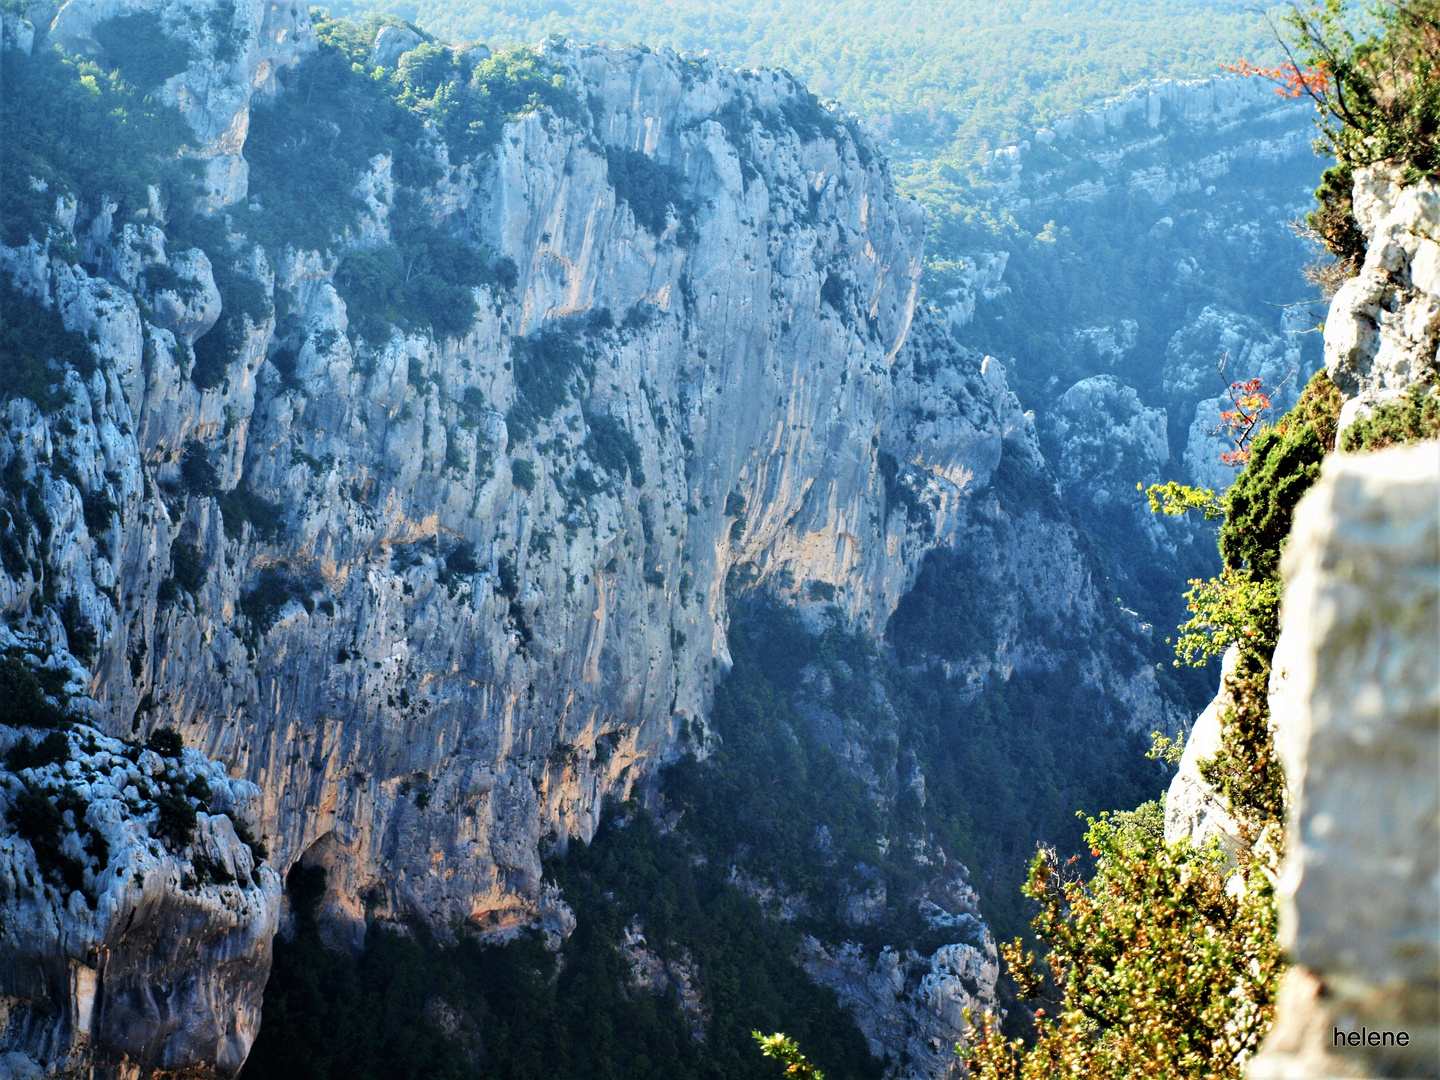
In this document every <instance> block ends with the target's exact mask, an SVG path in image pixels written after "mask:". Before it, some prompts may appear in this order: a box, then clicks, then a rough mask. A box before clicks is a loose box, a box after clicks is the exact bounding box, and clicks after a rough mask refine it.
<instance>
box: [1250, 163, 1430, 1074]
mask: <svg viewBox="0 0 1440 1080" xmlns="http://www.w3.org/2000/svg"><path fill="white" fill-rule="evenodd" d="M1353 205H1354V207H1355V217H1356V221H1357V223H1358V224H1359V226H1360V229H1361V231H1362V233H1363V234H1364V236H1365V240H1366V256H1365V262H1364V265H1363V267H1362V268H1361V271H1360V273H1359V274H1358V275H1357V276H1355V277H1353V278H1351V279H1350V280H1349V281H1347V282H1346V283H1345V284H1344V285H1342V286H1341V287H1340V290H1339V291H1338V292H1337V293H1336V294H1335V298H1334V300H1333V301H1332V303H1331V306H1330V317H1329V319H1328V320H1327V322H1326V326H1325V364H1326V371H1327V372H1328V374H1329V375H1330V378H1331V379H1332V381H1334V382H1335V384H1336V385H1337V386H1339V387H1340V389H1341V391H1342V392H1343V393H1344V395H1345V397H1346V402H1345V405H1344V406H1343V407H1342V410H1341V414H1340V426H1341V430H1342V431H1343V429H1344V428H1345V427H1347V426H1349V425H1350V424H1351V423H1353V422H1354V421H1355V420H1357V419H1360V418H1363V417H1364V416H1366V415H1367V414H1368V413H1369V412H1370V411H1371V410H1372V409H1373V408H1374V406H1375V405H1377V404H1379V403H1382V402H1385V401H1389V400H1394V399H1395V398H1396V397H1398V396H1400V395H1401V394H1403V393H1404V392H1405V391H1406V390H1407V389H1409V388H1411V387H1416V386H1418V385H1421V384H1425V383H1431V384H1433V382H1434V380H1435V378H1436V375H1437V367H1436V341H1437V336H1440V276H1437V270H1440V246H1437V240H1440V200H1437V196H1436V191H1435V185H1434V183H1433V182H1432V181H1429V180H1421V181H1420V182H1418V183H1414V184H1406V183H1404V182H1403V180H1402V177H1401V176H1400V174H1399V173H1398V171H1396V170H1393V169H1391V168H1388V167H1386V166H1383V165H1379V166H1372V167H1370V168H1367V169H1362V170H1359V171H1358V172H1357V173H1356V177H1355V188H1354V193H1353ZM1437 508H1440V447H1437V445H1436V443H1435V442H1434V441H1430V442H1426V443H1421V444H1419V445H1417V446H1411V447H1396V448H1392V449H1389V450H1383V451H1380V452H1378V453H1374V454H1367V455H1354V456H1352V455H1336V456H1335V457H1333V458H1331V459H1329V460H1328V461H1327V462H1326V463H1325V466H1324V470H1323V472H1322V474H1321V477H1320V480H1319V482H1318V483H1317V484H1316V486H1315V489H1314V490H1313V491H1312V492H1310V493H1309V494H1307V495H1306V496H1305V498H1304V499H1303V500H1302V501H1301V503H1300V505H1299V506H1298V507H1297V508H1296V511H1295V525H1294V528H1293V529H1292V531H1291V537H1290V540H1289V546H1288V547H1287V548H1286V551H1285V558H1284V562H1283V564H1282V573H1283V576H1284V578H1285V593H1284V598H1283V601H1282V605H1281V611H1280V621H1281V632H1280V639H1279V641H1278V643H1277V644H1276V647H1275V660H1274V670H1273V674H1272V676H1271V682H1270V710H1271V715H1272V717H1273V723H1274V733H1275V745H1276V749H1277V750H1278V751H1279V753H1280V755H1281V758H1282V760H1283V762H1284V765H1285V776H1286V783H1287V787H1288V822H1287V829H1288V838H1287V852H1286V859H1285V863H1284V866H1283V868H1282V872H1281V878H1280V882H1279V893H1280V902H1281V923H1280V932H1281V939H1282V941H1283V942H1284V944H1285V946H1286V948H1287V950H1288V951H1289V952H1290V954H1291V955H1292V956H1293V958H1294V960H1295V965H1296V966H1295V967H1294V968H1292V969H1291V970H1290V972H1288V973H1287V975H1286V978H1285V982H1284V983H1283V984H1282V987H1281V990H1280V995H1279V999H1278V1002H1277V1012H1276V1019H1275V1027H1274V1030H1273V1031H1272V1033H1271V1035H1270V1037H1269V1039H1268V1040H1267V1042H1266V1044H1265V1046H1264V1047H1263V1048H1262V1051H1261V1053H1260V1054H1259V1055H1257V1057H1256V1059H1255V1060H1254V1061H1253V1062H1252V1063H1251V1066H1250V1069H1249V1072H1248V1075H1250V1076H1253V1077H1256V1078H1257V1080H1282V1078H1283V1080H1288V1078H1291V1077H1301V1076H1312V1075H1317V1074H1322V1073H1323V1074H1325V1075H1334V1076H1435V1075H1437V1073H1436V1061H1437V1053H1440V1050H1437V1046H1440V1032H1437V1028H1436V1023H1435V1015H1436V1012H1435V1010H1436V1002H1437V991H1436V969H1437V964H1440V957H1437V953H1440V950H1437V942H1436V935H1435V925H1436V919H1437V912H1440V893H1437V881H1440V878H1437V873H1436V871H1437V865H1436V854H1435V853H1436V849H1437V828H1436V822H1437V795H1436V787H1435V776H1436V769H1437V767H1440V749H1437V733H1440V680H1437V672H1440V667H1437V665H1436V657H1437V654H1440V596H1437V581H1440V520H1437ZM1362 897H1363V902H1362V901H1361V899H1360V898H1362ZM1362 1027H1366V1028H1369V1029H1371V1030H1381V1031H1385V1030H1388V1031H1391V1032H1398V1031H1402V1030H1403V1031H1405V1032H1406V1033H1407V1036H1408V1045H1406V1046H1404V1047H1401V1046H1398V1045H1395V1044H1394V1043H1393V1042H1392V1043H1391V1044H1390V1045H1388V1046H1387V1045H1381V1046H1379V1047H1372V1046H1362V1047H1360V1048H1358V1049H1351V1048H1349V1047H1348V1046H1347V1047H1346V1048H1344V1049H1341V1050H1338V1051H1337V1050H1336V1049H1335V1048H1334V1040H1333V1030H1334V1029H1336V1028H1339V1029H1340V1030H1342V1031H1345V1032H1347V1033H1348V1032H1350V1031H1358V1030H1359V1029H1360V1028H1362Z"/></svg>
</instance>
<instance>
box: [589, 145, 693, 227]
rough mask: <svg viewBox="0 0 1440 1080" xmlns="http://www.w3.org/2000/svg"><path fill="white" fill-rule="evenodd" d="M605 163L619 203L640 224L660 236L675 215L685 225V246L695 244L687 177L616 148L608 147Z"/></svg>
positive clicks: (657, 163)
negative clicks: (687, 192)
mask: <svg viewBox="0 0 1440 1080" xmlns="http://www.w3.org/2000/svg"><path fill="white" fill-rule="evenodd" d="M605 160H606V163H607V165H608V167H609V173H610V186H611V187H613V188H614V189H615V198H616V201H618V202H623V203H625V204H627V205H628V206H629V207H630V212H631V213H632V214H633V215H634V216H635V223H636V224H637V225H640V226H641V227H642V228H644V229H646V230H647V231H648V232H650V233H651V235H653V236H657V237H658V236H660V235H661V234H662V233H664V231H665V228H666V226H667V225H668V224H669V215H670V214H672V213H673V214H674V215H675V216H676V218H677V219H678V220H679V221H680V225H681V233H682V239H681V246H687V245H688V244H689V243H692V242H693V240H694V239H695V235H694V229H695V224H694V220H695V207H694V206H693V205H692V204H691V203H690V201H689V200H688V199H686V198H685V195H684V190H685V189H684V178H683V177H682V176H681V175H680V173H679V171H678V170H676V169H675V168H673V167H671V166H669V165H664V164H662V163H660V162H658V161H656V160H655V159H654V158H652V157H650V156H649V155H647V154H642V153H641V152H640V151H638V150H625V149H621V148H620V147H616V146H607V147H606V148H605Z"/></svg>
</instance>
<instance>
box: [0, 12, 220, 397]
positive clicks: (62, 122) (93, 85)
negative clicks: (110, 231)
mask: <svg viewBox="0 0 1440 1080" xmlns="http://www.w3.org/2000/svg"><path fill="white" fill-rule="evenodd" d="M142 18H143V17H142ZM112 25H113V24H112ZM102 33H103V30H102ZM163 54H164V50H162V51H161V55H162V56H163ZM160 70H163V65H161V68H160ZM0 79H3V93H0V130H3V131H4V132H5V153H4V154H0V187H3V189H4V192H5V214H4V216H3V220H0V239H3V241H4V242H5V243H7V244H11V245H22V244H24V243H25V242H26V240H27V239H28V238H29V237H30V236H35V237H37V238H39V239H41V240H43V239H44V238H45V236H46V235H47V233H48V232H49V230H50V229H51V228H52V227H53V221H54V212H55V200H56V198H57V197H62V196H66V195H70V196H73V197H75V198H78V199H80V200H82V201H90V202H94V201H95V200H96V199H97V198H98V197H99V195H100V194H101V193H102V192H103V193H104V194H105V195H106V196H107V197H109V198H110V199H113V200H114V201H115V203H116V204H117V212H116V215H115V216H116V220H119V221H127V220H130V219H131V217H132V216H133V215H134V214H135V212H136V211H138V210H141V209H144V208H145V207H146V206H147V205H148V203H149V194H148V185H150V184H157V185H159V186H160V187H161V188H162V189H164V190H166V191H170V192H171V193H172V196H173V195H174V193H177V192H178V193H181V197H180V198H174V199H173V201H174V202H176V203H177V204H178V203H182V202H184V201H186V198H185V194H186V193H188V192H190V191H193V177H194V175H195V170H196V168H197V165H196V163H195V162H193V161H183V162H182V161H181V160H180V159H179V158H178V150H179V148H180V146H181V145H182V144H184V143H186V142H187V141H188V140H189V139H190V138H191V137H192V136H191V134H190V130H189V127H188V125H187V124H186V123H185V121H184V119H183V118H182V117H181V116H180V114H179V113H177V112H176V111H175V110H173V109H169V108H166V107H165V106H163V105H161V104H160V103H159V102H157V101H156V100H155V99H154V97H153V96H152V95H151V94H150V93H149V92H148V90H147V89H146V88H144V87H140V88H138V89H137V87H136V85H135V84H134V83H133V82H131V81H128V80H126V79H125V78H123V77H122V76H121V75H120V74H117V73H111V72H107V71H105V70H104V69H102V68H101V67H99V66H98V65H96V64H94V63H92V62H90V61H87V60H80V59H75V58H73V57H68V56H66V55H64V54H63V53H61V52H60V51H59V50H58V49H50V48H43V49H36V50H35V54H34V55H33V56H26V55H25V54H24V53H22V52H20V51H19V50H18V49H15V50H11V51H10V52H8V53H6V55H5V65H4V70H3V72H0ZM32 177H33V178H34V179H35V180H36V181H39V185H38V186H37V185H36V184H33V183H32V182H31V178H32ZM42 188H43V190H42ZM77 366H78V365H77ZM11 368H12V365H11V364H10V363H5V364H0V372H6V371H9V370H10V369H11ZM82 373H83V369H82Z"/></svg>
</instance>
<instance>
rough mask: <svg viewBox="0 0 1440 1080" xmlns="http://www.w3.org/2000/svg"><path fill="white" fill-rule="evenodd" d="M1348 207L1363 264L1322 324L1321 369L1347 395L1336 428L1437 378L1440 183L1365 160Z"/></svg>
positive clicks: (1439, 330)
mask: <svg viewBox="0 0 1440 1080" xmlns="http://www.w3.org/2000/svg"><path fill="white" fill-rule="evenodd" d="M1352 205H1353V206H1354V208H1355V220H1356V222H1357V224H1358V225H1359V226H1360V231H1361V232H1362V233H1363V234H1364V236H1365V263H1364V265H1363V266H1362V267H1361V269H1360V273H1359V274H1357V275H1356V276H1355V277H1353V278H1351V279H1350V280H1349V281H1347V282H1345V284H1344V285H1342V286H1340V289H1339V291H1338V292H1337V293H1336V294H1335V298H1334V300H1332V301H1331V303H1330V316H1329V318H1328V319H1327V320H1326V323H1325V370H1326V372H1327V373H1328V374H1329V376H1330V378H1331V380H1332V381H1333V382H1334V383H1335V385H1336V386H1338V387H1340V390H1341V391H1342V392H1343V393H1344V394H1345V397H1346V399H1347V400H1346V404H1345V408H1344V411H1343V412H1342V413H1341V416H1340V426H1341V428H1345V427H1348V426H1349V425H1350V424H1351V423H1353V422H1354V421H1355V420H1356V419H1358V418H1359V417H1362V416H1364V415H1366V414H1368V413H1369V411H1370V410H1371V409H1372V408H1373V407H1374V406H1375V405H1376V404H1378V403H1380V402H1382V401H1388V400H1393V399H1394V398H1396V397H1398V396H1399V395H1400V394H1402V393H1403V392H1404V391H1405V389H1406V388H1407V387H1410V386H1413V385H1416V384H1418V383H1425V382H1434V381H1435V379H1436V378H1437V377H1440V359H1437V346H1440V189H1437V187H1436V184H1435V181H1434V180H1433V179H1422V180H1420V181H1419V182H1418V183H1413V184H1407V183H1405V182H1404V178H1403V176H1402V174H1401V173H1400V171H1399V170H1398V169H1394V168H1389V167H1386V166H1383V165H1380V166H1372V167H1370V168H1367V169H1361V170H1360V171H1359V172H1357V173H1356V176H1355V188H1354V192H1353V195H1352Z"/></svg>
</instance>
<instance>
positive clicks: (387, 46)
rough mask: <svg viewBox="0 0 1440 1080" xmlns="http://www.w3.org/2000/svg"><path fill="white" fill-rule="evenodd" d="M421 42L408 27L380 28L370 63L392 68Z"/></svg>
mask: <svg viewBox="0 0 1440 1080" xmlns="http://www.w3.org/2000/svg"><path fill="white" fill-rule="evenodd" d="M421 40H422V39H421V37H420V35H419V34H417V33H416V32H415V31H414V30H411V29H410V28H409V27H408V26H382V27H381V28H380V32H379V33H378V34H376V35H375V47H374V49H373V50H372V51H371V53H370V62H371V63H372V64H375V65H376V66H377V67H387V68H393V67H395V65H396V64H398V63H399V62H400V57H402V56H404V55H405V54H406V53H407V52H409V51H410V50H411V49H413V48H415V46H416V45H419V44H420V42H421ZM487 55H488V50H487Z"/></svg>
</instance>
